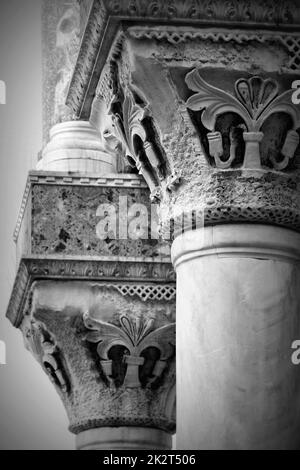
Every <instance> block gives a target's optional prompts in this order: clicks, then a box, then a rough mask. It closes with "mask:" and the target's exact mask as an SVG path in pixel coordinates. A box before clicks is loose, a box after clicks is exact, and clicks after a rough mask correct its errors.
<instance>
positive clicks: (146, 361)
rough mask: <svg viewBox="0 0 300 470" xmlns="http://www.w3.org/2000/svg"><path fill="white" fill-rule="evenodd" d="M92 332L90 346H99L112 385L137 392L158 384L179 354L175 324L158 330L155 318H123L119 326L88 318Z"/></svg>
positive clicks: (86, 316) (90, 333)
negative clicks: (147, 386)
mask: <svg viewBox="0 0 300 470" xmlns="http://www.w3.org/2000/svg"><path fill="white" fill-rule="evenodd" d="M83 321H84V325H85V326H86V328H87V329H88V330H92V331H91V332H89V333H87V334H86V335H85V338H84V339H85V340H86V341H87V342H88V343H95V344H96V345H97V354H98V356H99V358H100V365H101V369H102V372H103V373H104V375H105V377H106V379H107V380H108V382H109V383H110V384H111V385H115V386H117V387H118V386H122V385H123V386H124V387H125V388H136V387H141V386H146V385H151V384H155V383H156V382H157V381H158V380H159V379H160V378H161V377H162V374H163V372H164V371H165V369H166V368H167V367H168V361H169V360H170V359H172V358H173V357H174V352H175V324H174V323H171V324H169V325H165V326H162V327H160V328H155V319H154V318H141V317H135V318H133V317H131V316H128V315H120V318H119V324H120V326H116V325H113V324H110V323H106V322H103V321H100V320H98V319H93V318H91V317H90V316H89V314H88V313H86V314H85V315H84V319H83Z"/></svg>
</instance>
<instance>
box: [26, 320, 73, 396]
mask: <svg viewBox="0 0 300 470" xmlns="http://www.w3.org/2000/svg"><path fill="white" fill-rule="evenodd" d="M24 333H25V334H24V338H25V346H26V348H27V349H28V350H29V351H31V352H32V354H33V355H34V356H35V357H36V359H37V360H38V362H39V363H40V364H41V365H42V367H43V369H44V371H45V372H46V374H47V375H48V377H49V378H50V380H51V382H53V384H54V385H55V386H56V387H57V388H58V389H60V390H61V391H62V392H64V393H66V392H67V391H68V389H69V383H68V379H67V377H66V374H65V371H64V370H63V367H62V365H61V361H60V351H59V348H58V346H57V345H56V343H55V341H54V339H53V338H52V337H51V335H50V334H49V332H48V331H47V330H46V328H45V327H44V325H43V324H42V323H40V322H37V321H34V320H31V321H30V320H29V321H28V322H27V324H26V326H25V329H24Z"/></svg>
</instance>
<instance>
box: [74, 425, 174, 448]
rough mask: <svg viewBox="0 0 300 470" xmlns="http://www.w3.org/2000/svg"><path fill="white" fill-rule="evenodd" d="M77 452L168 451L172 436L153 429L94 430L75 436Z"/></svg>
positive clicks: (120, 428) (121, 428)
mask: <svg viewBox="0 0 300 470" xmlns="http://www.w3.org/2000/svg"><path fill="white" fill-rule="evenodd" d="M76 447H77V449H78V450H131V449H132V450H134V449H136V450H148V449H157V450H170V449H171V448H172V436H171V435H170V434H168V433H166V432H164V431H161V430H159V429H154V428H136V427H126V426H124V427H119V428H96V429H89V430H88V431H84V432H82V433H80V434H78V435H77V436H76Z"/></svg>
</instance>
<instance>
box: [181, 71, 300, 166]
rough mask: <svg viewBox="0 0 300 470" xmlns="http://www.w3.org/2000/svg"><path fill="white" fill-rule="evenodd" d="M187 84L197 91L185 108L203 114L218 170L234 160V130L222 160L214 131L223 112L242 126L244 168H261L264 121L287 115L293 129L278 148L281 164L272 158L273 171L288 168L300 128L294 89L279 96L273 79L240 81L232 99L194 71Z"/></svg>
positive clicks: (217, 135)
mask: <svg viewBox="0 0 300 470" xmlns="http://www.w3.org/2000/svg"><path fill="white" fill-rule="evenodd" d="M186 83H187V85H188V87H189V89H190V90H192V91H195V92H197V93H196V94H194V95H192V96H191V97H190V98H189V99H188V100H187V103H186V105H187V107H188V108H189V109H190V110H192V111H203V113H202V115H201V121H202V124H203V125H204V126H205V127H206V128H207V129H208V130H209V131H211V132H209V133H208V135H207V138H208V141H209V151H210V154H211V156H212V157H213V158H214V159H215V162H216V166H217V167H218V168H223V169H224V168H229V167H230V166H231V165H232V163H233V161H234V160H235V158H236V147H237V143H236V141H235V139H234V133H233V129H232V132H231V135H230V139H231V147H230V156H229V158H228V159H227V160H224V159H222V157H223V153H224V152H223V145H222V135H221V133H220V132H218V131H216V130H215V125H216V120H217V118H218V117H219V116H221V115H222V114H225V113H235V114H237V115H239V116H240V117H241V118H242V120H243V122H244V124H243V125H241V126H240V127H241V128H242V129H243V130H244V132H243V139H244V141H245V144H246V149H245V156H244V164H243V167H244V168H261V155H260V145H259V144H260V142H261V141H262V139H263V137H264V134H263V132H262V131H261V129H262V126H263V124H264V123H265V122H266V120H267V119H268V118H269V117H270V116H271V115H273V114H275V113H285V114H288V115H289V116H290V117H291V118H292V121H293V129H291V130H290V131H289V132H288V133H287V136H286V140H285V143H284V145H283V147H282V149H281V154H282V156H283V158H282V160H281V161H279V162H278V161H276V160H275V159H272V164H273V167H274V168H275V169H276V170H283V169H284V168H286V167H287V166H288V163H289V161H290V159H291V158H293V156H294V154H295V151H296V149H297V147H298V144H299V135H298V133H297V132H296V130H297V129H298V128H299V126H300V110H299V109H298V108H297V107H296V106H295V105H293V103H292V93H293V90H288V91H286V92H284V93H282V94H280V95H279V94H278V93H279V88H278V84H277V82H276V81H275V80H273V79H270V78H268V79H263V78H261V77H258V76H254V77H251V78H249V79H245V78H241V79H240V80H238V81H237V82H236V83H235V96H233V95H232V94H230V93H227V92H225V91H223V90H221V89H219V88H216V87H214V86H212V85H210V84H208V83H207V82H206V81H205V80H203V78H202V77H201V76H200V73H199V71H198V70H197V69H195V70H193V71H192V72H190V73H188V74H187V76H186Z"/></svg>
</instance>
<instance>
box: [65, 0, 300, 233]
mask: <svg viewBox="0 0 300 470" xmlns="http://www.w3.org/2000/svg"><path fill="white" fill-rule="evenodd" d="M108 3H109V2H104V1H103V2H100V1H98V2H94V4H93V7H92V10H91V15H90V19H89V22H88V25H87V29H86V33H85V35H84V39H83V44H85V43H86V44H87V45H88V46H89V48H88V50H89V52H90V53H91V54H92V51H93V50H94V49H93V44H94V45H95V44H96V43H97V44H98V48H97V53H98V52H99V47H100V53H99V54H98V55H97V57H96V56H95V54H92V55H89V54H88V52H87V49H86V48H84V47H82V48H81V51H80V54H79V57H78V61H77V66H76V68H75V72H74V75H73V79H72V82H71V87H70V91H69V96H68V103H69V105H70V106H72V107H73V110H74V112H75V113H77V115H78V116H81V117H82V116H85V117H86V116H89V117H91V118H92V119H93V115H94V114H97V102H96V100H98V101H99V100H101V99H102V100H103V101H104V102H105V106H106V107H102V108H101V110H102V113H104V114H105V113H106V116H103V118H102V121H103V122H107V121H106V120H107V115H108V116H109V118H110V120H112V123H110V124H109V123H108V124H107V129H106V130H105V129H102V131H103V135H104V136H105V135H106V136H108V135H109V136H110V138H111V135H112V134H114V137H115V139H116V141H118V142H119V146H118V148H119V149H120V148H122V152H123V156H124V158H126V159H127V160H128V161H129V162H130V164H131V165H132V166H133V167H135V168H136V169H137V171H138V172H139V173H140V174H141V175H143V177H144V179H145V180H146V182H147V184H148V186H149V188H150V192H151V197H152V199H153V200H155V201H156V202H159V204H160V218H161V223H162V226H163V230H169V225H170V221H172V223H175V235H177V231H178V232H179V233H180V232H181V229H182V227H181V226H182V225H183V226H184V229H185V230H190V229H193V228H195V227H198V226H199V225H200V226H202V225H204V224H205V225H213V224H216V223H241V222H243V223H245V222H246V223H247V222H248V223H261V224H262V223H266V224H275V225H279V226H283V227H287V228H291V229H294V230H299V228H300V225H299V203H300V201H299V191H298V185H299V158H300V147H299V127H300V110H299V106H297V105H295V104H294V103H293V102H292V95H293V91H294V90H293V89H292V84H293V81H294V80H295V79H296V78H297V73H298V71H299V63H300V62H299V60H300V42H299V36H298V33H297V31H296V29H297V27H296V25H297V23H298V22H299V12H298V9H297V8H295V9H293V4H292V3H287V2H284V7H283V4H281V2H279V3H277V2H273V3H272V5H264V4H262V3H261V2H254V3H253V5H252V3H251V6H249V5H248V4H247V8H246V5H245V9H243V8H241V9H239V7H238V4H237V3H236V4H235V3H233V4H232V10H230V11H231V13H230V14H229V11H228V10H227V8H221V7H220V5H218V6H217V7H216V8H215V9H214V8H213V7H211V8H212V11H211V15H210V17H208V12H207V11H206V7H205V6H204V5H202V4H201V5H200V4H199V5H198V3H197V5H196V4H193V7H191V8H193V16H192V19H191V16H190V13H191V11H190V10H189V9H188V8H187V6H186V7H182V5H181V2H176V1H175V2H173V3H172V9H171V10H172V14H171V10H170V9H168V8H164V7H163V5H162V4H161V3H160V2H158V3H157V10H156V15H155V18H154V17H153V18H152V21H151V24H148V25H147V26H144V25H143V24H142V20H143V19H145V18H146V17H147V18H148V16H151V12H149V11H148V10H147V8H146V9H145V8H144V7H143V6H141V5H140V4H139V6H137V8H135V9H134V11H133V10H132V11H131V10H130V8H129V5H128V2H125V4H122V6H121V5H120V4H119V2H116V3H115V4H114V7H115V9H113V10H110V7H109V5H108ZM179 3H180V5H181V6H180V5H179ZM239 5H240V4H239ZM127 7H128V8H127ZM252 8H253V10H252ZM97 9H98V10H99V9H100V10H101V12H102V15H100V16H99V20H97V21H96V12H97V11H98V10H97ZM292 11H293V12H294V13H295V14H292V13H291V12H292ZM245 12H247V14H246V13H245ZM254 12H255V14H254ZM124 14H126V15H128V17H130V20H131V21H130V23H127V24H126V25H123V24H122V27H121V15H124ZM166 16H168V17H169V18H170V21H169V22H168V25H164V24H162V19H163V18H165V17H166ZM108 17H109V18H113V19H114V22H113V26H112V24H111V23H109V26H108V30H107V29H106V30H105V31H104V30H103V29H102V28H101V24H102V22H105V21H106V20H105V19H106V18H108ZM249 18H251V20H250V19H249ZM275 18H277V19H276V20H275ZM212 19H214V20H216V21H215V22H214V26H213V28H212V27H211V21H212ZM229 21H231V23H230V26H231V27H230V29H228V24H229V23H228V22H229ZM233 21H235V23H234V25H235V27H234V28H233V27H232V22H233ZM277 21H278V23H277V24H276V22H277ZM175 23H176V25H175ZM109 33H111V34H109ZM91 35H92V36H91ZM91 37H92V39H91ZM274 41H275V44H276V47H273V45H274ZM271 45H272V47H271ZM95 50H96V49H95ZM104 59H105V61H104ZM95 63H97V67H96V66H95ZM80 87H83V90H84V92H85V94H84V95H83V91H82V88H80ZM92 96H96V99H95V100H94V102H93V99H92ZM105 109H106V111H105ZM98 114H99V113H98Z"/></svg>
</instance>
